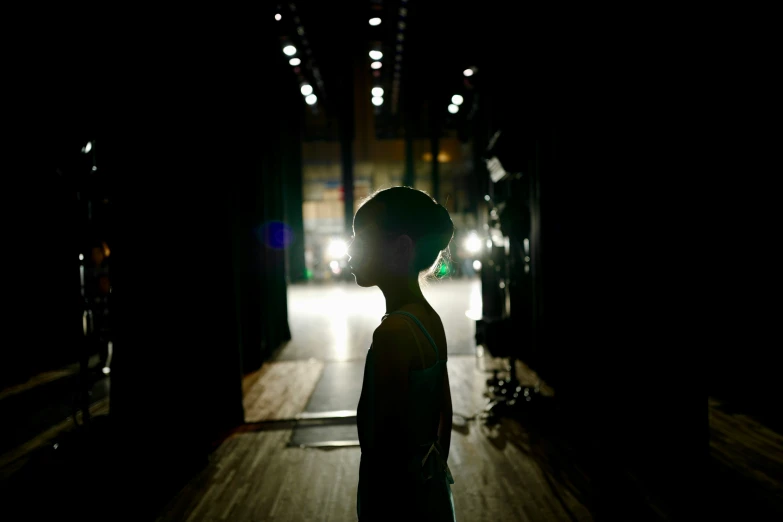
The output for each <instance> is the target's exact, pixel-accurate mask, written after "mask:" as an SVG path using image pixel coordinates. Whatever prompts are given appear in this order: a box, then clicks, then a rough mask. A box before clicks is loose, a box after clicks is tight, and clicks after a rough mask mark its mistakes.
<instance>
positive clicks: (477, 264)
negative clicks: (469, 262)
mask: <svg viewBox="0 0 783 522" xmlns="http://www.w3.org/2000/svg"><path fill="white" fill-rule="evenodd" d="M473 270H475V271H476V272H478V271H479V270H481V261H479V260H478V259H476V260H475V261H473Z"/></svg>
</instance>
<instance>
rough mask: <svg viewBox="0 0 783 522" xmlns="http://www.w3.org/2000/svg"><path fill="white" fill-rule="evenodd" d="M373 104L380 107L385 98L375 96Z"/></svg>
mask: <svg viewBox="0 0 783 522" xmlns="http://www.w3.org/2000/svg"><path fill="white" fill-rule="evenodd" d="M372 104H373V105H375V106H376V107H380V106H381V105H383V98H381V97H380V96H374V97H373V99H372Z"/></svg>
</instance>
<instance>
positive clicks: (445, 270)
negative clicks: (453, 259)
mask: <svg viewBox="0 0 783 522" xmlns="http://www.w3.org/2000/svg"><path fill="white" fill-rule="evenodd" d="M447 275H449V265H448V263H442V264H441V265H440V270H438V277H445V276H447Z"/></svg>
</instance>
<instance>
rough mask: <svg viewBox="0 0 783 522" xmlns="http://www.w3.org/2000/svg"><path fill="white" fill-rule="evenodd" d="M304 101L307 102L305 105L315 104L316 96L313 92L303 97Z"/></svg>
mask: <svg viewBox="0 0 783 522" xmlns="http://www.w3.org/2000/svg"><path fill="white" fill-rule="evenodd" d="M305 101H306V102H307V105H315V102H317V101H318V97H317V96H316V95H315V94H311V95H309V96H307V97H306V98H305Z"/></svg>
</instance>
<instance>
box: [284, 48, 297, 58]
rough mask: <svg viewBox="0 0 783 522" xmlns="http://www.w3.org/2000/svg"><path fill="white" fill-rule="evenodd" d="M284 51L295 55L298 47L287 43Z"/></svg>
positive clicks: (289, 54)
mask: <svg viewBox="0 0 783 522" xmlns="http://www.w3.org/2000/svg"><path fill="white" fill-rule="evenodd" d="M283 52H284V53H285V54H287V55H288V56H293V55H295V54H296V47H294V46H293V45H286V46H285V47H283Z"/></svg>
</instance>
